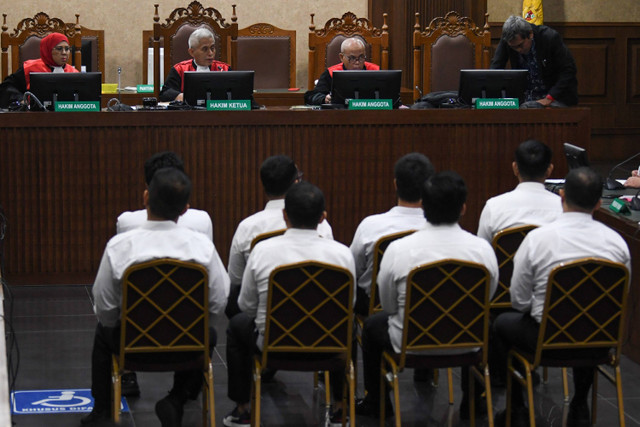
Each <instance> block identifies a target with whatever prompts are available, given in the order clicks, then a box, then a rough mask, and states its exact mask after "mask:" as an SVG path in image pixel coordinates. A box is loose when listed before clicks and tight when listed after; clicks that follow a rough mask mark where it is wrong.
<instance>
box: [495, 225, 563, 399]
mask: <svg viewBox="0 0 640 427" xmlns="http://www.w3.org/2000/svg"><path fill="white" fill-rule="evenodd" d="M537 227H538V226H537V225H531V224H527V225H522V226H519V227H511V228H506V229H504V230H500V231H499V232H497V233H496V234H495V236H493V240H492V241H491V246H492V247H493V250H494V251H495V253H496V258H497V259H498V268H499V269H500V276H499V280H498V288H497V289H496V292H495V293H494V294H493V299H492V300H491V318H492V319H495V318H496V317H497V316H498V315H499V314H500V313H503V312H505V311H507V310H509V309H511V297H510V295H509V287H510V286H511V276H512V274H513V257H514V256H515V254H516V251H517V250H518V248H519V247H520V243H522V241H523V240H524V238H525V237H526V235H527V234H529V232H530V231H531V230H533V229H534V228H537ZM548 378H549V372H548V370H547V368H546V367H545V368H544V369H543V381H544V382H545V383H547V381H548ZM562 390H563V394H564V400H565V402H568V401H569V381H568V379H567V369H566V368H562Z"/></svg>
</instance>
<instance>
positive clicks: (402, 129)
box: [0, 108, 591, 284]
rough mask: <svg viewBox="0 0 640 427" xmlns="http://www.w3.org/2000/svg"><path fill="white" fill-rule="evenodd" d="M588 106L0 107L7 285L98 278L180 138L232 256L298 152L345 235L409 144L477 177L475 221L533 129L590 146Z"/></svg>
mask: <svg viewBox="0 0 640 427" xmlns="http://www.w3.org/2000/svg"><path fill="white" fill-rule="evenodd" d="M589 117H590V115H589V110H588V109H584V108H570V109H561V110H539V111H538V110H536V111H531V110H522V111H520V110H483V111H475V110H421V111H413V110H394V111H292V110H289V109H286V108H282V109H272V110H271V109H267V110H260V111H248V112H240V111H237V112H234V111H229V112H207V111H146V112H145V111H138V112H100V113H42V112H41V113H4V114H0V170H1V171H2V176H1V179H0V204H2V206H3V208H4V211H5V215H6V219H7V223H8V226H7V229H6V235H5V241H4V243H5V244H4V258H5V266H4V269H5V278H6V279H7V280H8V281H9V283H11V284H47V283H65V284H66V283H71V284H72V283H92V282H93V279H94V277H95V273H96V270H97V268H98V265H99V262H100V257H101V255H102V252H103V249H104V246H105V244H106V242H107V241H108V240H109V238H110V237H111V236H112V235H113V234H114V233H115V221H116V217H117V216H118V214H120V213H121V212H123V211H125V210H134V209H141V208H142V207H143V206H142V192H143V190H144V188H145V185H144V176H143V164H144V161H145V159H147V158H148V157H149V156H150V155H151V154H153V153H155V152H158V151H162V150H172V151H175V152H176V153H178V154H179V155H180V156H181V157H182V158H183V160H184V162H185V169H186V171H187V172H188V174H189V175H190V177H191V179H192V181H193V193H192V197H191V206H193V207H195V208H199V209H204V210H206V211H207V212H209V214H210V215H211V218H212V219H213V225H214V242H215V244H216V247H217V249H218V251H219V253H220V255H221V257H222V259H223V261H224V262H225V264H226V260H227V258H228V252H229V246H230V244H231V239H232V236H233V233H234V230H235V228H236V226H237V225H238V223H239V222H240V221H241V220H242V219H243V218H245V217H247V216H248V215H250V214H252V213H254V212H256V211H258V210H260V209H262V208H263V206H264V204H265V202H266V199H265V196H264V194H263V191H262V187H261V184H260V177H259V174H258V169H259V167H260V164H261V163H262V161H263V160H264V159H265V158H266V157H268V156H270V155H273V154H278V153H285V154H288V155H290V156H291V157H292V158H294V159H295V161H296V163H297V164H298V166H299V168H300V170H302V171H303V172H304V177H303V179H305V180H308V181H310V182H312V183H314V184H316V185H318V186H319V187H320V188H321V189H322V190H323V191H324V193H325V197H326V204H327V211H328V219H329V221H330V223H331V225H332V227H333V232H334V236H335V238H336V239H337V240H339V241H341V242H343V243H345V244H349V243H350V242H351V238H352V236H353V233H354V232H355V229H356V227H357V225H358V223H359V222H360V221H361V220H362V218H364V217H365V216H367V215H370V214H372V213H377V212H383V211H386V210H388V209H389V208H390V207H392V206H393V205H394V204H395V193H394V187H393V166H394V163H395V161H396V160H397V159H398V158H399V157H401V156H402V155H404V154H406V153H409V152H411V151H419V152H422V153H424V154H426V155H427V156H428V157H429V158H430V159H431V161H432V162H433V164H434V165H435V167H436V169H437V170H440V171H441V170H455V171H457V172H459V173H460V174H461V175H462V176H463V177H464V179H465V180H466V182H467V185H468V187H469V196H468V203H467V204H468V209H467V212H466V214H465V215H464V217H462V219H461V224H462V226H463V227H464V228H465V229H467V230H469V231H471V232H475V231H476V229H477V223H478V217H479V215H480V211H481V209H482V206H483V205H484V202H485V200H486V199H487V198H488V197H490V196H493V195H496V194H499V193H502V192H504V191H507V190H509V189H511V188H513V187H514V186H515V185H516V180H515V178H514V176H513V172H512V170H511V162H512V160H513V152H514V149H515V148H516V146H517V145H518V144H519V143H520V142H522V141H523V140H525V139H527V138H537V139H540V140H542V141H545V142H546V143H547V144H549V145H550V146H551V147H552V149H553V151H554V163H555V164H556V173H554V175H555V176H559V177H561V176H564V173H565V171H566V170H565V161H564V159H563V157H562V148H561V147H562V143H563V142H565V141H571V142H574V143H576V144H578V145H581V146H585V147H588V146H589V141H590V131H591V129H590V121H589V120H590V119H589Z"/></svg>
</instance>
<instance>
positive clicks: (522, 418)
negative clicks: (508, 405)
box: [493, 407, 529, 427]
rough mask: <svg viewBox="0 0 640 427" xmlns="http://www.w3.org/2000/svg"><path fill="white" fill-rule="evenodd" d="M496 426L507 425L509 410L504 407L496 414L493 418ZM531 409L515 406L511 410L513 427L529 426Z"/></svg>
mask: <svg viewBox="0 0 640 427" xmlns="http://www.w3.org/2000/svg"><path fill="white" fill-rule="evenodd" d="M493 425H494V426H495V427H504V426H506V425H507V410H506V409H504V410H502V411H500V412H498V413H497V414H496V416H495V417H494V418H493ZM528 426H529V411H528V410H527V408H524V407H520V408H513V409H512V411H511V427H528Z"/></svg>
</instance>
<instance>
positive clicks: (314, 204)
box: [284, 182, 325, 230]
mask: <svg viewBox="0 0 640 427" xmlns="http://www.w3.org/2000/svg"><path fill="white" fill-rule="evenodd" d="M284 210H285V212H286V213H287V217H288V218H289V223H291V226H292V227H293V228H304V229H314V230H315V229H316V228H317V227H318V222H319V221H320V218H322V214H323V212H324V210H325V206H324V194H322V191H321V190H320V189H319V188H318V187H316V186H315V185H313V184H311V183H309V182H300V183H298V184H296V185H294V186H292V187H291V188H290V189H289V191H287V195H286V196H285V198H284Z"/></svg>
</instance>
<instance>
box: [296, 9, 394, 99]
mask: <svg viewBox="0 0 640 427" xmlns="http://www.w3.org/2000/svg"><path fill="white" fill-rule="evenodd" d="M314 16H315V14H314V13H312V14H311V24H310V25H309V81H308V84H307V89H313V87H314V86H315V81H316V80H317V79H318V78H319V77H320V75H321V74H322V73H323V72H324V70H326V69H327V68H328V67H330V66H332V65H335V64H337V63H339V62H340V58H339V57H338V54H339V53H340V45H341V44H342V41H343V40H344V39H346V38H349V37H353V36H359V37H360V38H362V40H363V41H364V42H365V44H366V46H367V49H366V55H367V61H369V62H373V63H376V64H378V65H379V66H380V68H381V69H383V70H386V69H388V68H389V32H388V29H389V27H388V25H387V14H386V13H384V14H383V15H382V17H383V24H382V28H376V27H374V26H373V24H372V23H371V21H369V20H368V19H367V18H358V17H357V16H356V15H355V14H354V13H352V12H347V13H345V14H344V15H342V18H331V19H329V20H328V21H327V22H326V23H325V24H324V27H323V28H321V29H319V30H316V25H315V23H314V22H313V17H314Z"/></svg>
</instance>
